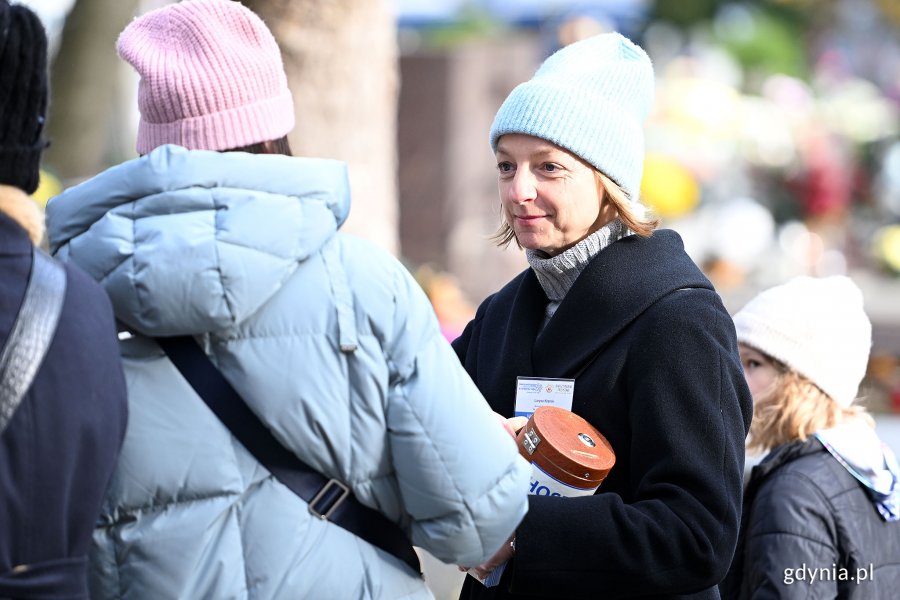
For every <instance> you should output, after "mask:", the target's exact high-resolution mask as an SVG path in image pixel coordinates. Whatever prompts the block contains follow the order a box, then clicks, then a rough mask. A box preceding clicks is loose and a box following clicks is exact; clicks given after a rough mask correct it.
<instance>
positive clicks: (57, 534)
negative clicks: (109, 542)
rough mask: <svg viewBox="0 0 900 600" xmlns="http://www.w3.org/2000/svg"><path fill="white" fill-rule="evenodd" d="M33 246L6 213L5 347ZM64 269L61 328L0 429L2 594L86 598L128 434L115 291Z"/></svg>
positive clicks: (1, 252) (1, 273) (0, 321)
mask: <svg viewBox="0 0 900 600" xmlns="http://www.w3.org/2000/svg"><path fill="white" fill-rule="evenodd" d="M31 249H32V245H31V241H30V240H29V238H28V236H27V235H26V233H25V231H24V230H23V229H22V228H21V227H19V225H18V224H17V223H15V222H14V221H12V220H11V219H9V218H8V217H7V216H6V215H5V214H3V213H0V345H3V344H5V343H6V339H7V337H8V336H9V332H10V329H11V327H12V324H13V322H14V320H15V318H16V314H17V313H18V311H19V306H20V305H21V303H22V298H23V296H24V293H25V284H26V281H27V279H28V276H29V273H30V270H31ZM66 277H67V286H66V295H65V301H64V305H63V309H62V313H61V315H60V319H59V326H58V328H57V330H56V334H55V336H54V337H53V341H52V342H51V344H50V348H49V350H48V351H47V355H46V356H45V358H44V361H43V362H42V363H41V366H40V368H39V369H38V372H37V374H36V376H35V380H34V383H33V384H32V386H31V388H30V389H29V391H28V392H27V394H26V395H25V397H24V399H23V400H22V403H21V404H20V405H19V408H18V410H17V411H16V412H15V414H14V415H13V417H12V419H11V420H10V421H9V423H8V424H7V427H6V429H5V431H4V432H3V433H2V435H0V597H15V598H50V597H52V598H54V599H62V598H65V599H70V598H87V553H88V549H89V548H90V542H91V535H92V534H93V531H94V524H95V522H96V520H97V516H98V514H99V512H100V504H101V502H102V500H103V495H104V492H105V490H106V485H107V483H108V482H109V479H110V476H111V474H112V472H113V466H114V464H115V462H116V458H117V456H118V452H119V448H120V447H121V444H122V440H123V437H124V434H125V422H126V415H127V400H126V391H125V378H124V376H123V374H122V366H121V360H120V358H119V349H118V343H117V339H116V331H115V323H114V320H113V313H112V307H111V305H110V302H109V299H108V298H107V296H106V293H105V292H104V291H103V289H102V288H101V287H100V286H99V285H97V284H96V283H95V282H94V281H93V280H91V279H90V278H88V276H87V275H85V274H84V273H82V272H81V271H79V270H78V269H77V268H76V267H73V266H70V265H67V266H66ZM17 567H18V568H17Z"/></svg>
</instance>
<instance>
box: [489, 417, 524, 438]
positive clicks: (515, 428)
mask: <svg viewBox="0 0 900 600" xmlns="http://www.w3.org/2000/svg"><path fill="white" fill-rule="evenodd" d="M494 416H495V417H497V420H498V421H500V424H501V425H503V429H505V430H506V431H507V433H509V435H511V436H512V437H513V439H516V434H517V433H519V430H520V429H522V428H523V427H525V424H526V423H527V422H528V419H527V418H525V417H510V418H509V419H507V418H506V417H504V416H503V415H501V414H500V413H497V412H495V413H494Z"/></svg>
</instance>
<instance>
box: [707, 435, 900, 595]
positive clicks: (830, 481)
mask: <svg viewBox="0 0 900 600" xmlns="http://www.w3.org/2000/svg"><path fill="white" fill-rule="evenodd" d="M743 521H744V522H743V523H742V524H741V534H740V541H739V543H738V549H737V552H736V553H735V557H734V564H733V565H732V567H731V570H730V571H729V572H728V576H727V577H726V579H725V581H724V582H723V584H722V597H723V598H728V599H731V598H734V599H747V598H756V599H763V598H804V599H805V598H815V599H816V600H825V599H831V598H842V599H850V598H853V599H863V598H865V599H870V600H888V599H892V598H898V597H900V522H891V523H889V522H886V521H885V520H884V519H882V518H881V515H880V514H879V513H878V510H877V509H876V508H875V505H874V504H873V503H872V501H871V500H870V499H869V496H868V494H867V493H866V491H865V489H864V488H863V487H862V485H861V484H860V483H859V482H858V481H857V480H856V479H855V478H854V477H853V475H851V474H850V473H849V472H848V471H847V470H846V469H845V468H844V467H843V466H842V465H841V464H840V463H839V462H838V461H837V459H835V458H834V457H833V456H832V455H831V454H829V453H828V451H827V450H825V447H824V446H822V444H821V443H820V442H819V441H818V440H817V439H815V438H810V439H808V440H806V441H805V442H792V443H789V444H785V445H782V446H779V447H778V448H775V449H774V450H773V451H772V452H771V453H770V454H769V456H767V457H766V459H765V460H764V461H763V462H762V463H760V464H759V465H757V466H756V467H754V468H753V471H752V473H751V476H750V481H749V482H748V484H747V491H746V493H745V496H744V518H743ZM804 566H805V567H807V568H808V569H809V570H816V571H817V574H816V576H815V580H814V581H813V580H812V579H813V577H812V576H811V575H810V572H809V571H808V570H804V571H802V573H805V574H801V572H798V571H800V570H801V569H803V567H804ZM786 569H792V571H790V572H786ZM821 569H824V571H821ZM844 569H846V571H844ZM863 573H866V574H865V575H863ZM858 575H859V577H857V576H858ZM850 577H853V578H854V579H853V580H852V581H851V580H850V579H849V578H850ZM863 578H864V580H863V581H858V579H863Z"/></svg>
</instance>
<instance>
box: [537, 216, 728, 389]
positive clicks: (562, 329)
mask: <svg viewBox="0 0 900 600" xmlns="http://www.w3.org/2000/svg"><path fill="white" fill-rule="evenodd" d="M532 278H534V277H533V276H532ZM534 279H535V283H536V278H534ZM682 288H704V289H709V290H712V289H713V286H712V284H711V283H710V282H709V280H708V279H707V278H706V276H704V275H703V273H702V272H701V271H700V269H699V268H697V266H696V265H695V264H694V263H693V261H692V260H691V259H690V257H688V255H687V254H686V253H685V252H684V246H683V244H682V241H681V238H680V236H679V235H678V234H677V233H675V232H674V231H671V230H660V231H657V232H655V233H654V234H653V235H652V236H651V237H649V238H643V237H640V236H637V235H631V236H628V237H625V238H622V239H621V240H619V241H617V242H616V243H614V244H611V245H610V246H608V247H607V248H605V249H604V250H602V251H601V252H600V253H598V254H597V256H596V257H594V259H593V260H592V261H591V262H590V263H589V264H588V266H587V267H586V268H585V270H584V272H583V273H582V274H581V276H580V277H579V278H578V279H577V280H576V281H575V284H574V285H573V286H572V289H571V290H569V293H568V294H567V295H566V297H565V298H564V299H563V301H562V303H561V304H560V306H559V308H558V309H557V311H556V314H554V315H553V318H552V319H550V321H549V322H548V323H547V326H546V327H545V328H544V330H543V331H541V332H540V334H539V335H538V336H537V338H536V340H535V343H534V349H533V356H532V359H533V362H534V366H535V367H537V368H538V369H539V370H540V371H541V375H543V376H547V377H572V376H574V375H575V373H577V372H578V371H579V370H580V369H581V368H583V367H584V366H585V365H586V364H588V362H589V361H590V360H591V358H592V357H593V356H595V355H596V353H597V352H598V351H599V350H600V349H601V348H602V347H603V346H604V345H605V344H607V343H608V342H609V341H610V340H611V339H612V338H613V337H614V336H616V334H618V333H619V332H620V331H622V330H623V329H624V328H625V327H627V326H628V325H629V324H630V323H631V322H632V321H634V320H635V319H636V318H637V317H638V316H639V315H640V314H641V313H643V312H644V311H645V310H647V309H648V308H649V307H650V306H651V305H652V304H654V303H655V302H657V301H658V300H659V299H660V298H662V297H663V296H666V295H667V294H669V293H671V292H673V291H675V290H678V289H682ZM524 322H525V323H526V324H527V325H526V326H528V325H530V323H528V321H527V320H525V321H524ZM531 339H535V338H531Z"/></svg>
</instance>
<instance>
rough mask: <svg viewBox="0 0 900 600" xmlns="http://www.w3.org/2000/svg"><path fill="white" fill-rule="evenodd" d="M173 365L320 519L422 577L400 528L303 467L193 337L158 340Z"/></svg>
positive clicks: (333, 482)
mask: <svg viewBox="0 0 900 600" xmlns="http://www.w3.org/2000/svg"><path fill="white" fill-rule="evenodd" d="M156 341H157V343H159V345H160V346H161V347H162V349H163V350H164V351H165V353H166V354H167V355H168V357H169V359H170V360H171V361H172V363H173V364H174V365H175V367H176V368H177V369H178V371H179V372H180V373H181V375H182V376H183V377H184V378H185V379H186V380H187V381H188V383H190V384H191V387H192V388H194V391H196V392H197V394H198V395H199V396H200V397H201V398H202V399H203V401H204V402H205V403H206V404H207V406H209V408H210V409H211V410H212V411H213V413H215V415H216V416H217V417H218V418H219V420H220V421H222V423H223V424H224V425H225V426H226V427H227V428H228V429H229V430H230V431H231V433H232V434H233V435H234V437H235V438H237V440H238V441H239V442H240V443H241V444H242V445H243V446H244V447H245V448H246V449H247V450H248V451H249V452H250V453H251V454H252V455H253V456H254V457H255V458H256V460H258V461H259V462H260V463H261V464H262V465H263V466H265V467H266V469H268V470H269V472H270V473H272V475H273V476H274V477H275V478H276V479H278V480H279V481H280V482H281V483H283V484H284V485H285V486H287V487H288V488H289V489H290V490H291V491H292V492H294V493H295V494H297V496H299V497H300V498H302V499H303V500H305V501H306V502H307V503H308V505H309V511H310V512H311V513H312V514H313V515H315V516H317V517H319V518H320V519H324V520H328V521H331V522H332V523H334V524H335V525H338V526H340V527H343V528H344V529H346V530H347V531H349V532H351V533H353V534H354V535H356V536H358V537H360V538H362V539H364V540H366V541H367V542H369V543H370V544H372V545H374V546H377V547H378V548H381V549H382V550H384V551H385V552H388V553H390V554H392V555H394V556H396V557H397V558H399V559H400V560H402V561H403V562H405V563H406V564H407V565H409V567H410V568H411V569H413V571H415V572H416V573H419V574H420V573H421V567H420V565H419V558H418V556H417V555H416V553H415V551H414V550H413V547H412V544H411V543H410V541H409V538H408V537H407V536H406V534H405V533H404V532H403V531H402V530H401V529H400V527H399V526H398V525H397V524H396V523H394V522H393V521H391V520H389V519H388V518H387V517H385V516H384V515H383V514H381V513H380V512H378V511H376V510H373V509H371V508H369V507H367V506H364V505H363V504H361V503H360V502H359V501H358V500H357V499H356V498H355V497H354V496H353V493H352V492H351V491H350V489H349V488H348V487H347V486H346V485H345V484H344V483H342V482H340V481H338V480H337V479H333V478H328V477H325V476H324V475H322V474H321V473H319V472H318V471H316V470H315V469H313V468H312V467H310V466H309V465H307V464H306V463H304V462H303V461H301V460H300V459H299V458H298V457H297V455H296V454H294V453H293V452H291V451H290V450H288V449H287V448H285V447H284V446H283V445H282V444H281V443H280V442H279V441H278V440H277V439H276V438H275V437H274V436H273V435H272V432H271V431H270V430H269V429H268V428H267V427H266V426H265V425H264V424H263V423H262V421H260V420H259V417H257V416H256V414H255V413H254V412H253V411H252V410H250V408H249V407H248V406H247V404H246V403H245V402H244V400H243V398H241V396H240V395H239V394H238V393H237V391H235V389H234V388H233V387H232V386H231V384H230V383H228V380H227V379H225V377H224V376H223V375H222V373H221V372H220V371H219V370H218V369H217V368H216V366H215V365H214V364H213V363H212V362H211V361H210V360H209V357H208V356H206V353H205V352H203V350H202V349H201V348H200V346H199V345H198V344H197V342H196V340H194V338H193V337H191V336H178V337H167V338H156Z"/></svg>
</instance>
